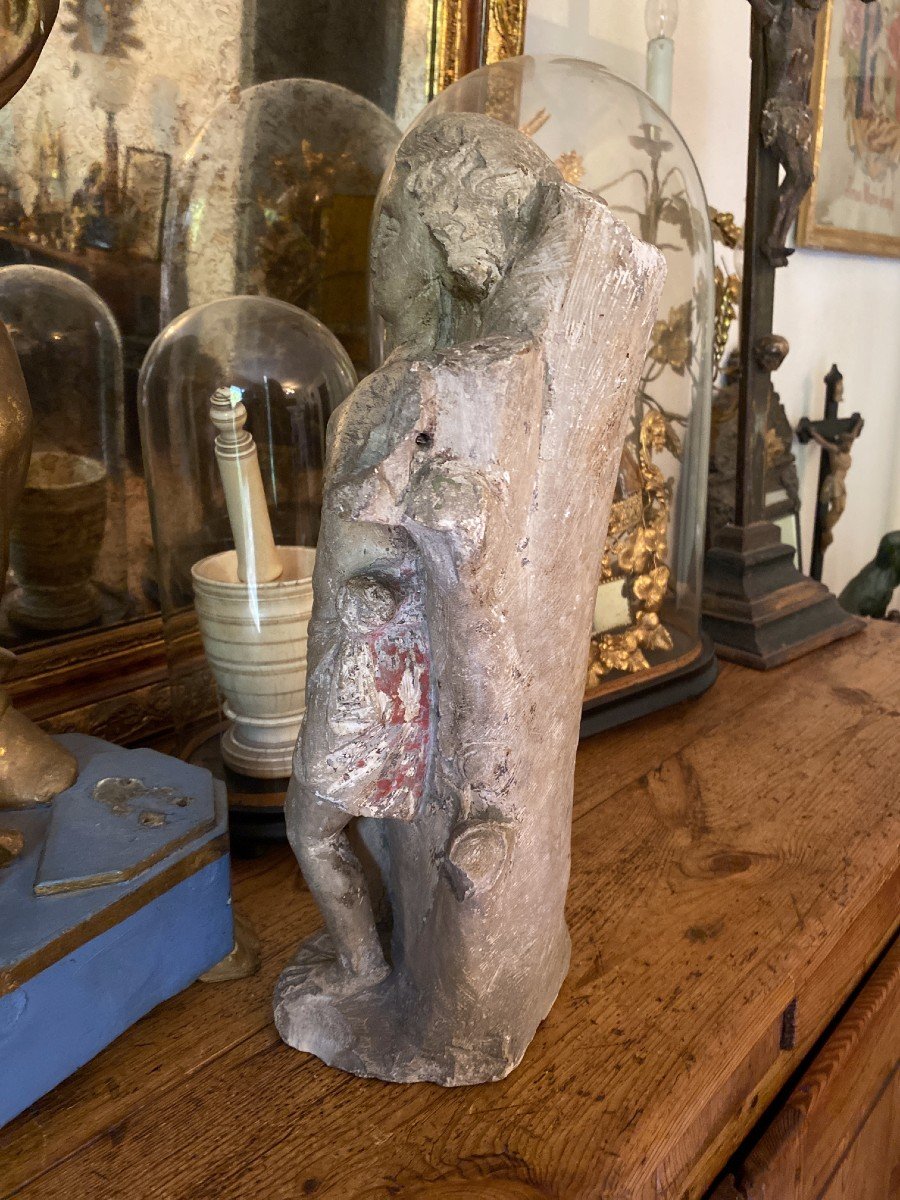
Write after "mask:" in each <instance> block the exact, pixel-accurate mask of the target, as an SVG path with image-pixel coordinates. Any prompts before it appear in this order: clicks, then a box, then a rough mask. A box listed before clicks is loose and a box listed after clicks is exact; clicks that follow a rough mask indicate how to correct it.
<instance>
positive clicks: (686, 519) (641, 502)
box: [415, 55, 715, 728]
mask: <svg viewBox="0 0 900 1200" xmlns="http://www.w3.org/2000/svg"><path fill="white" fill-rule="evenodd" d="M445 112H480V113H487V114H488V115H490V116H492V117H494V118H496V119H497V120H499V121H503V122H505V123H506V124H508V125H512V126H514V127H516V128H518V129H521V130H522V131H523V132H524V133H527V134H528V135H529V136H530V137H532V138H533V139H534V141H535V142H537V144H538V145H539V146H540V147H541V148H542V149H543V150H544V151H546V153H547V154H548V155H549V157H550V158H551V159H553V160H554V161H555V163H556V165H557V166H558V167H559V170H560V172H561V173H562V175H563V177H564V178H565V179H567V180H568V181H569V182H570V183H575V184H578V185H579V186H580V187H583V188H586V189H588V190H589V191H592V192H595V193H596V194H598V195H600V196H602V197H603V199H604V200H605V201H606V202H607V203H608V204H609V206H610V208H611V209H612V210H613V212H614V213H616V215H617V216H619V217H620V218H621V220H623V221H624V222H625V223H626V224H627V225H628V226H629V228H630V229H631V230H632V231H633V232H634V233H635V234H637V235H638V236H639V237H641V238H643V239H644V240H645V241H648V242H652V243H653V244H654V245H656V246H658V247H659V249H660V250H661V251H662V252H663V254H664V255H665V258H666V262H667V266H668V276H667V279H666V285H665V290H664V292H663V296H662V300H661V303H660V308H659V319H658V320H657V322H656V325H655V326H654V329H653V335H652V340H651V345H650V350H649V353H648V356H647V361H646V365H645V369H644V374H643V377H642V380H641V385H640V389H639V392H638V395H637V398H636V400H635V406H634V412H633V414H632V420H631V426H630V431H629V435H628V440H627V443H626V446H625V452H624V455H623V459H622V465H621V469H620V473H619V481H618V485H617V488H616V495H615V502H614V505H613V511H612V516H611V519H610V531H609V536H608V539H607V544H606V546H605V547H598V548H597V555H598V560H599V562H600V566H601V570H600V579H601V583H600V587H599V590H598V593H597V604H596V613H595V621H594V630H595V632H594V636H593V639H592V650H591V665H590V670H589V675H588V680H587V689H586V696H585V699H586V706H587V711H588V713H593V714H594V716H593V717H590V718H589V720H590V721H591V722H592V724H591V727H592V728H601V727H603V725H605V724H615V723H617V722H618V721H619V720H621V719H624V717H623V716H622V715H620V714H622V713H624V712H625V711H626V708H627V706H622V705H621V704H620V703H619V702H620V700H621V698H622V696H623V694H624V693H625V692H626V691H627V692H628V694H629V695H633V693H634V691H636V690H638V689H641V690H645V691H648V692H649V691H650V689H656V688H658V685H660V684H661V683H662V682H664V681H665V680H666V679H668V678H670V677H672V676H673V674H674V673H683V672H688V673H690V672H691V671H692V670H694V669H696V667H697V664H698V663H699V662H700V661H701V660H702V659H704V658H707V659H708V656H709V655H710V654H711V651H710V650H709V649H708V647H707V646H706V645H705V644H704V643H703V641H702V636H701V632H700V591H701V581H702V569H703V549H704V526H705V505H706V476H707V468H708V462H707V454H708V448H709V424H710V405H711V397H712V382H713V365H712V364H713V334H714V328H715V283H714V276H713V241H712V232H711V227H710V221H709V216H708V210H707V203H706V197H705V194H704V191H703V185H702V183H701V180H700V176H699V174H698V172H697V168H696V166H695V164H694V161H693V159H692V157H691V154H690V151H689V150H688V148H687V146H686V144H685V142H684V139H683V138H682V137H681V135H680V134H679V132H678V130H677V129H676V128H675V126H674V125H673V124H672V122H671V120H670V119H669V118H668V117H667V116H666V114H665V113H664V112H663V111H662V110H661V109H660V108H659V107H658V106H657V105H656V104H655V103H654V102H653V101H652V100H651V99H650V97H649V96H647V95H646V93H644V92H642V91H641V90H640V89H639V88H637V87H635V86H633V85H632V84H630V83H627V82H626V81H625V80H623V79H620V78H618V76H616V75H613V74H612V73H611V72H610V71H607V70H605V69H604V68H603V67H600V66H598V65H597V64H595V63H589V62H583V61H581V60H579V59H572V58H561V57H555V56H530V55H525V56H523V57H521V58H513V59H506V60H505V61H503V62H499V63H494V64H492V65H490V66H487V67H482V68H481V69H480V70H478V71H474V72H472V74H470V75H466V76H465V77H464V78H462V79H460V80H458V81H457V82H456V83H454V84H452V85H451V86H450V87H449V88H447V90H446V91H444V92H442V93H441V94H440V95H439V96H438V97H437V98H436V99H435V100H433V101H432V102H431V103H430V104H429V105H428V106H427V107H426V108H425V109H424V110H423V112H422V113H421V114H420V116H419V117H418V118H417V120H416V122H415V123H416V124H419V123H421V122H422V121H426V120H428V118H429V117H430V116H432V115H433V114H436V113H445ZM660 694H662V693H661V692H660ZM665 702H666V700H661V701H660V703H665ZM657 706H658V705H657ZM652 707H654V704H653V703H652V702H651V703H649V704H647V705H646V706H645V710H647V709H649V708H652ZM604 713H605V714H606V715H604Z"/></svg>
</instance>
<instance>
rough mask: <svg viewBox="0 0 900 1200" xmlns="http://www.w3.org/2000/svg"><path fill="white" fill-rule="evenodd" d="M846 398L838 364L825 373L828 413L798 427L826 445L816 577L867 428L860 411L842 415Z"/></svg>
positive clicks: (813, 566) (800, 434)
mask: <svg viewBox="0 0 900 1200" xmlns="http://www.w3.org/2000/svg"><path fill="white" fill-rule="evenodd" d="M843 398H844V377H843V375H842V374H841V373H840V371H839V370H838V368H837V363H835V365H834V366H833V367H832V368H831V370H830V371H829V372H828V374H827V375H826V376H825V416H824V418H823V419H822V420H821V421H810V419H809V417H804V418H803V420H802V421H801V422H800V424H799V425H798V426H797V440H798V441H799V442H802V443H803V444H804V445H805V444H806V443H807V442H816V443H817V444H818V445H819V446H821V447H822V450H823V451H824V453H823V454H822V459H821V462H820V463H819V488H818V492H817V494H816V523H815V528H814V530H813V548H812V561H811V563H810V569H809V573H810V575H811V576H812V577H813V579H821V578H822V564H823V561H824V558H825V551H826V550H827V549H828V547H829V546H830V545H831V543H832V542H833V541H834V533H833V530H834V527H835V525H837V523H838V521H839V520H840V519H841V516H842V515H843V512H844V509H845V508H846V507H847V482H846V481H847V473H848V472H849V470H850V465H851V464H850V451H851V449H852V447H853V443H854V442H855V441H856V439H857V438H858V437H859V435H860V434H861V433H862V430H863V419H862V417H861V416H860V415H859V413H854V414H853V415H852V416H850V417H839V416H838V405H839V404H840V403H841V401H842V400H843Z"/></svg>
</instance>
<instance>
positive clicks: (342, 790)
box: [276, 115, 665, 1084]
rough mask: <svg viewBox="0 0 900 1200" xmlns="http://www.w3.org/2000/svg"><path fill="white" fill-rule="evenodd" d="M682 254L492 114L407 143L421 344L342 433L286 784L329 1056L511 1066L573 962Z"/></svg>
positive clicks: (302, 1003)
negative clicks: (632, 227)
mask: <svg viewBox="0 0 900 1200" xmlns="http://www.w3.org/2000/svg"><path fill="white" fill-rule="evenodd" d="M664 270H665V268H664V264H663V260H662V258H661V256H660V255H659V254H658V252H657V251H656V250H654V249H652V248H651V247H648V246H645V245H643V244H642V243H640V242H637V241H636V240H635V239H634V238H633V237H632V235H631V234H630V233H629V232H628V230H627V229H626V228H625V227H624V226H623V225H621V224H620V223H619V222H618V221H617V220H615V218H614V217H613V216H612V215H611V213H610V212H609V210H608V208H607V207H606V205H605V204H604V203H603V202H602V201H600V200H598V199H597V198H595V197H593V196H591V195H589V194H588V193H586V192H582V191H581V190H580V189H578V188H577V187H573V186H572V185H570V184H567V183H565V182H564V181H563V179H562V177H561V176H560V174H559V172H558V170H557V168H556V167H555V166H554V165H553V164H552V163H551V162H550V160H549V159H548V158H547V157H546V156H545V155H544V154H543V152H542V151H540V150H539V149H538V148H537V147H536V146H534V144H533V143H532V142H530V141H529V140H528V139H527V138H525V137H524V136H523V135H521V134H519V133H518V132H516V131H514V130H511V129H509V128H508V127H506V126H503V125H501V124H500V123H498V122H495V121H493V120H491V118H489V117H482V116H475V115H452V116H446V117H441V118H437V119H435V120H433V121H430V122H428V123H426V124H425V125H423V126H421V127H419V128H418V129H417V130H415V131H414V132H413V133H412V134H411V135H409V136H408V137H407V139H406V141H405V142H404V143H403V144H402V145H401V148H400V150H399V151H398V156H397V161H396V166H395V169H394V174H393V177H392V180H391V182H390V184H389V186H388V188H387V192H386V195H385V199H384V205H383V209H382V212H381V216H380V220H379V223H378V226H377V228H376V231H375V236H374V245H373V273H374V281H375V301H376V304H377V306H378V308H379V311H380V312H381V314H382V316H383V318H384V319H385V322H386V325H387V328H388V336H389V342H390V344H391V346H392V347H393V353H392V354H391V355H390V357H389V359H388V360H387V362H386V364H385V365H384V367H382V368H381V369H380V370H379V371H377V372H375V373H374V374H373V375H371V376H369V377H368V378H367V379H366V380H365V381H364V382H363V383H362V384H361V385H360V386H359V388H357V390H356V392H355V393H354V394H353V395H352V396H351V398H350V399H349V400H348V401H346V402H345V404H344V405H343V406H342V407H341V409H340V410H339V411H338V413H336V414H335V418H334V419H333V421H332V425H331V427H330V430H329V442H330V445H329V457H328V464H327V468H326V486H325V501H324V507H323V519H322V530H321V534H320V541H319V548H318V552H317V561H316V573H315V577H314V589H315V606H314V610H313V617H312V621H311V623H310V629H309V655H308V661H309V676H308V686H307V713H306V718H305V725H304V729H303V731H302V733H301V738H300V742H299V744H298V751H297V756H296V761H295V771H294V777H293V780H292V783H291V788H290V791H289V794H288V802H287V823H288V832H289V836H290V838H291V842H292V845H293V847H294V849H295V852H296V853H297V856H298V859H299V861H300V864H301V866H302V868H303V871H304V874H305V876H306V880H307V883H308V884H309V886H310V889H311V891H312V892H313V895H314V896H315V898H316V901H317V903H318V904H319V907H320V909H321V911H322V914H323V916H324V918H325V925H326V932H324V933H323V934H320V935H318V936H317V937H314V938H312V939H311V940H310V941H308V942H306V943H305V944H304V945H303V946H301V948H300V951H299V953H298V955H297V957H296V958H295V960H294V962H293V963H292V965H291V966H289V967H288V968H287V969H286V971H285V972H284V973H283V975H282V978H281V980H280V983H279V986H278V990H277V993H276V1020H277V1023H278V1027H279V1030H280V1032H281V1034H282V1036H283V1037H284V1039H285V1040H286V1041H288V1042H289V1043H290V1044H291V1045H293V1046H295V1047H297V1048H299V1049H305V1050H310V1051H312V1052H314V1053H316V1054H318V1055H319V1056H320V1057H322V1058H323V1059H325V1061H326V1062H329V1063H332V1064H335V1065H338V1066H341V1067H343V1068H344V1069H346V1070H350V1071H354V1072H356V1073H357V1074H362V1075H377V1076H379V1077H381V1078H385V1079H391V1080H397V1081H415V1080H424V1079H430V1080H434V1081H437V1082H440V1083H444V1084H462V1083H476V1082H481V1081H485V1080H490V1079H497V1078H501V1077H502V1076H504V1075H505V1074H507V1073H508V1072H509V1071H510V1070H512V1068H513V1067H515V1066H516V1064H517V1063H518V1062H519V1061H520V1059H521V1057H522V1055H523V1054H524V1052H525V1049H526V1047H527V1045H528V1043H529V1042H530V1040H531V1038H532V1036H533V1034H534V1031H535V1029H536V1027H537V1025H538V1023H539V1022H540V1021H541V1020H542V1019H543V1018H544V1017H545V1016H546V1014H547V1012H548V1011H549V1009H550V1006H551V1005H552V1003H553V1001H554V1000H555V998H556V994H557V992H558V990H559V987H560V984H561V983H562V980H563V978H564V977H565V974H566V971H567V969H568V962H569V936H568V932H567V929H566V924H565V918H564V904H565V896H566V888H567V883H568V867H569V841H570V822H571V802H572V778H573V771H574V758H575V750H576V746H577V741H578V727H579V719H580V714H581V700H582V694H583V686H584V675H585V670H586V666H587V656H588V643H589V634H590V628H591V619H592V613H593V603H594V593H595V590H596V584H597V575H598V572H599V563H598V561H597V559H596V555H595V553H594V547H596V546H598V545H602V544H603V540H604V536H605V532H606V525H607V521H608V516H609V508H610V502H611V498H612V490H613V484H614V480H615V474H616V469H617V467H618V463H619V459H620V457H621V448H622V443H623V439H624V435H625V421H626V420H627V413H628V407H629V405H630V403H631V401H632V398H633V393H634V389H635V387H636V385H637V381H638V375H639V372H640V368H641V364H642V363H643V361H644V355H645V352H646V346H647V341H648V336H649V333H650V328H651V325H652V321H653V319H654V316H655V313H656V304H657V300H658V296H659V290H660V288H661V286H662V281H663V276H664ZM361 818H362V819H361ZM367 818H369V820H366V819H367ZM371 818H374V820H371ZM359 839H361V840H362V842H363V844H364V846H365V852H363V850H362V849H361V847H360V845H359ZM366 863H370V864H371V865H372V866H373V867H376V868H377V870H375V871H367V870H366V868H365V864H366ZM373 876H375V877H377V878H373ZM382 891H383V897H382V898H381V899H379V892H382Z"/></svg>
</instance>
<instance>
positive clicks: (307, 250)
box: [162, 79, 400, 369]
mask: <svg viewBox="0 0 900 1200" xmlns="http://www.w3.org/2000/svg"><path fill="white" fill-rule="evenodd" d="M399 140H400V132H399V130H398V129H397V126H396V125H395V124H394V123H393V121H391V119H390V118H389V117H388V116H386V115H385V114H384V113H383V112H382V111H381V109H379V108H378V107H376V105H374V104H372V103H370V102H369V101H368V100H366V99H364V98H363V97H362V96H358V95H356V94H355V93H354V92H351V91H349V90H348V89H347V88H343V87H339V86H338V85H337V84H333V83H324V82H322V81H321V80H318V79H277V80H273V81H271V82H268V83H260V84H256V85H255V86H253V87H248V88H245V89H244V90H243V91H240V92H236V93H234V94H230V95H229V96H228V97H227V99H225V100H223V101H222V103H221V104H220V105H219V106H218V107H217V108H216V109H215V111H214V112H213V113H212V115H211V116H210V118H209V120H208V121H207V122H206V124H205V125H204V126H203V128H202V129H201V131H200V133H199V134H198V135H197V137H196V139H195V140H194V142H193V144H192V146H191V147H190V149H189V150H188V153H187V155H186V156H185V158H184V160H183V161H182V162H181V163H180V164H178V165H177V167H176V171H175V177H174V181H173V189H172V198H171V200H170V202H169V206H168V210H167V217H166V231H165V248H164V255H163V284H162V312H163V320H164V321H169V320H171V319H172V318H173V317H175V316H177V315H178V313H180V312H183V311H184V310H185V309H186V308H192V307H195V306H196V305H198V304H204V303H206V302H207V301H210V300H216V299H219V298H220V297H224V296H232V295H247V294H251V293H252V294H258V295H263V296H272V297H274V298H275V299H279V300H285V301H287V302H289V303H291V304H295V305H297V306H299V307H300V308H303V309H304V310H306V311H307V312H309V313H311V314H312V315H313V316H315V317H317V318H318V319H319V320H321V321H322V322H324V324H326V325H327V326H328V328H329V329H331V330H332V332H333V333H335V334H336V335H337V337H338V339H339V341H341V342H342V344H343V345H344V347H345V348H346V349H347V351H348V353H349V354H350V357H351V358H352V360H353V362H354V363H355V364H356V366H357V367H358V368H360V369H362V368H364V367H365V366H366V365H367V356H368V338H367V332H366V329H367V308H366V296H367V283H366V278H367V261H368V259H367V256H368V235H369V221H370V219H371V216H372V206H373V204H374V201H375V194H376V191H377V189H378V184H379V182H380V180H381V176H382V173H383V171H384V169H385V167H386V166H387V163H388V161H389V159H390V156H391V154H392V153H393V150H394V147H395V146H396V145H397V142H398V141H399Z"/></svg>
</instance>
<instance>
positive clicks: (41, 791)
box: [0, 693, 78, 809]
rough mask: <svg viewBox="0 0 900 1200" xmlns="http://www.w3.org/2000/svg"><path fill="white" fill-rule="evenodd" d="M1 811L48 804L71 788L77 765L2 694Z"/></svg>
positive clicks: (0, 723) (0, 742)
mask: <svg viewBox="0 0 900 1200" xmlns="http://www.w3.org/2000/svg"><path fill="white" fill-rule="evenodd" d="M0 705H2V710H0V809H4V808H7V809H10V808H30V807H31V806H32V805H35V804H48V803H49V802H50V801H51V800H52V799H53V797H54V796H58V795H59V793H60V792H64V791H65V790H66V788H69V787H71V786H72V784H73V783H74V782H75V780H76V778H77V776H78V764H77V763H76V761H75V758H74V757H73V755H71V754H70V753H69V752H68V750H65V749H63V747H62V746H60V744H59V743H58V742H55V741H54V740H53V738H51V737H50V735H49V734H48V733H44V731H43V729H39V728H38V727H37V725H35V724H34V722H33V721H29V720H28V718H27V717H23V716H22V714H21V713H20V712H17V711H16V710H15V708H13V706H12V704H11V703H10V702H9V698H8V697H7V696H5V695H3V694H2V693H0Z"/></svg>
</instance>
